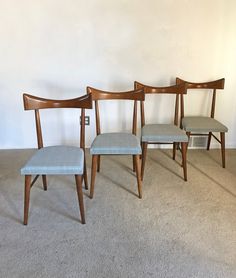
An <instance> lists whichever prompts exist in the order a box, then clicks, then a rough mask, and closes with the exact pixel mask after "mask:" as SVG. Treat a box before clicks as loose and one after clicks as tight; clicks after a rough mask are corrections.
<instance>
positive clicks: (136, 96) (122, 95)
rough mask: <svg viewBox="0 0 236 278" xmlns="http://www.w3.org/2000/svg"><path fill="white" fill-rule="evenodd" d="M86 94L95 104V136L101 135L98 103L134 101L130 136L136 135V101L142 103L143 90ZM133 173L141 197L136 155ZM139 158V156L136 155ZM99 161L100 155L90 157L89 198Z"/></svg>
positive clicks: (90, 88)
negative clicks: (89, 95)
mask: <svg viewBox="0 0 236 278" xmlns="http://www.w3.org/2000/svg"><path fill="white" fill-rule="evenodd" d="M87 93H88V94H91V95H92V99H93V101H94V102H95V117H96V133H97V135H99V134H101V125H100V116H99V115H100V113H99V103H98V102H99V101H101V100H102V101H105V100H132V101H134V108H133V123H132V134H134V135H136V133H137V101H140V102H142V101H144V98H145V95H144V91H143V89H142V88H141V89H137V90H132V91H126V92H108V91H102V90H98V89H95V88H92V87H87ZM132 157H133V171H134V172H135V171H136V175H137V183H138V192H139V197H140V198H141V197H142V188H141V187H142V183H141V174H140V170H139V168H140V166H139V162H137V157H136V155H133V156H132ZM138 157H139V155H138ZM100 159H101V155H93V156H92V171H91V186H90V198H93V195H94V184H95V176H96V171H97V172H99V171H100Z"/></svg>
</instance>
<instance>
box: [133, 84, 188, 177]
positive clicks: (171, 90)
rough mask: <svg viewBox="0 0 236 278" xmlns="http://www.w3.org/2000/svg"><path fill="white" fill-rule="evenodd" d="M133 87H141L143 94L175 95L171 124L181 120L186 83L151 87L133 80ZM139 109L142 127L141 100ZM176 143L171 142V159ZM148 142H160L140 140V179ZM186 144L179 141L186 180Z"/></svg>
mask: <svg viewBox="0 0 236 278" xmlns="http://www.w3.org/2000/svg"><path fill="white" fill-rule="evenodd" d="M134 88H135V89H142V88H143V90H144V93H145V94H172V95H175V113H174V119H173V124H174V125H176V126H178V125H179V122H181V120H180V119H182V117H183V115H184V102H183V100H182V95H184V94H186V93H187V86H186V84H184V83H181V84H177V85H173V86H168V87H153V86H149V85H144V84H142V83H140V82H137V81H135V82H134ZM179 100H180V101H179ZM179 106H180V109H179ZM140 111H141V125H142V127H143V126H144V125H145V113H144V103H143V102H141V105H140ZM179 112H180V113H179ZM179 114H180V119H179ZM163 143H164V142H163ZM178 143H179V142H174V143H173V159H174V160H175V157H176V149H177V147H178ZM148 144H160V143H159V142H142V165H141V179H142V180H143V176H144V168H145V162H146V155H147V147H148ZM166 144H167V143H166ZM186 146H187V144H183V143H181V152H182V163H183V172H184V180H185V181H187V165H186V151H185V150H186Z"/></svg>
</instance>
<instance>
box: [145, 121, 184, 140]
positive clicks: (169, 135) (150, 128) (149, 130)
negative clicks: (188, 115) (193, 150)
mask: <svg viewBox="0 0 236 278" xmlns="http://www.w3.org/2000/svg"><path fill="white" fill-rule="evenodd" d="M142 142H153V143H173V142H188V136H187V135H186V133H185V131H183V130H182V129H180V128H179V127H177V126H175V125H172V124H149V125H145V126H144V127H143V128H142Z"/></svg>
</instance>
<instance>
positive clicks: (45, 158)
mask: <svg viewBox="0 0 236 278" xmlns="http://www.w3.org/2000/svg"><path fill="white" fill-rule="evenodd" d="M83 170H84V151H83V150H82V149H80V148H78V147H70V146H50V147H45V148H42V149H39V150H37V151H36V153H35V154H34V155H33V156H32V157H31V159H30V160H29V161H28V162H27V163H26V165H25V166H24V167H23V168H22V169H21V174H22V175H44V174H45V175H54V174H55V175H58V174H59V175H67V174H77V175H82V174H83Z"/></svg>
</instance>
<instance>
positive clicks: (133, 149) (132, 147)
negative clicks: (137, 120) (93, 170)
mask: <svg viewBox="0 0 236 278" xmlns="http://www.w3.org/2000/svg"><path fill="white" fill-rule="evenodd" d="M90 153H91V154H92V155H94V154H98V155H99V154H141V146H140V141H139V138H138V137H137V136H135V135H133V134H130V133H120V132H117V133H103V134H100V135H98V136H97V137H96V138H95V139H94V141H93V143H92V145H91V148H90Z"/></svg>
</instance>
